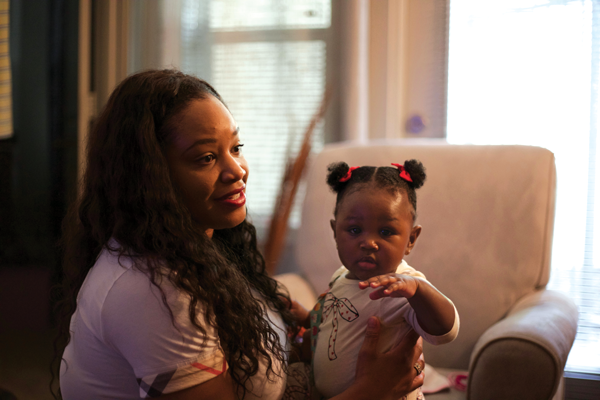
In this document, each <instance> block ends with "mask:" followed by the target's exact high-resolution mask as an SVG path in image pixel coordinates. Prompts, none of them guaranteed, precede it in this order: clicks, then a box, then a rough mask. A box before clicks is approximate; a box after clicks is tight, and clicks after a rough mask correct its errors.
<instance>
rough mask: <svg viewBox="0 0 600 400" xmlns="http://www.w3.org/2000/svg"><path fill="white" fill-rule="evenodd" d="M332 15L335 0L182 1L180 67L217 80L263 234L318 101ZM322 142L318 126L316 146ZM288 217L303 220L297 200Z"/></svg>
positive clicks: (295, 221)
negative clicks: (246, 165) (235, 132)
mask: <svg viewBox="0 0 600 400" xmlns="http://www.w3.org/2000/svg"><path fill="white" fill-rule="evenodd" d="M330 21H331V3H330V0H301V1H299V0H283V1H282V0H276V1H275V0H259V1H252V2H248V1H243V0H227V1H224V0H210V1H202V0H184V1H183V3H182V28H181V49H182V50H181V65H182V69H183V70H184V71H185V72H188V73H193V74H195V75H197V76H199V77H201V78H204V79H206V80H207V81H209V82H210V83H211V84H213V85H214V86H215V88H216V89H217V90H218V91H219V93H220V94H221V95H222V97H223V99H224V100H225V102H226V103H227V105H228V107H229V109H230V110H231V112H232V114H233V116H234V118H235V120H236V122H237V123H238V125H239V127H240V137H241V140H242V143H244V144H245V146H244V149H243V151H244V154H245V156H246V159H247V160H248V163H249V165H250V177H249V184H248V189H247V195H248V210H249V214H250V217H251V218H252V220H253V222H254V224H255V225H256V226H257V229H258V230H259V233H260V232H261V231H263V230H264V229H265V228H266V227H267V226H268V223H269V218H270V216H271V213H272V212H273V207H274V202H275V197H276V195H277V193H278V191H279V187H280V184H281V181H282V177H283V172H284V168H285V163H286V160H287V159H288V156H290V155H295V154H296V153H297V152H298V150H299V148H300V145H301V142H302V137H301V136H302V134H303V132H304V130H305V129H306V127H307V126H308V123H309V121H310V119H311V117H312V115H313V114H314V113H315V112H316V111H317V109H318V107H319V104H320V101H321V98H322V95H323V92H324V89H325V76H326V68H327V66H326V58H327V29H328V28H329V26H330ZM322 146H323V127H322V126H320V127H318V128H317V129H316V131H315V133H314V137H313V150H316V151H319V150H320V149H321V148H322ZM299 196H301V193H299ZM290 223H291V224H292V225H297V224H298V223H299V210H298V207H295V209H294V210H293V211H292V215H291V221H290Z"/></svg>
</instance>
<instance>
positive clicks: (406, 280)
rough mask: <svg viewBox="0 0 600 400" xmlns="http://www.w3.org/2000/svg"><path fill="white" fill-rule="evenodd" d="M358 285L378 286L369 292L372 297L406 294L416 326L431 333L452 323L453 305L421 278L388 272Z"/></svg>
mask: <svg viewBox="0 0 600 400" xmlns="http://www.w3.org/2000/svg"><path fill="white" fill-rule="evenodd" d="M359 287H360V288H361V289H366V288H368V287H371V288H379V290H375V291H373V293H371V294H370V295H369V297H370V298H371V299H372V300H377V299H380V298H382V297H405V298H406V299H407V300H408V302H409V303H410V305H411V307H412V308H413V310H415V313H416V315H417V320H418V321H419V325H421V328H423V330H424V331H425V332H427V333H429V334H430V335H434V336H440V335H444V334H446V333H448V332H450V331H451V330H452V327H453V326H454V319H455V315H456V314H455V310H454V304H452V302H451V301H450V300H449V299H448V298H447V297H446V296H444V295H443V294H442V293H441V292H440V291H439V290H437V289H436V288H435V287H434V286H433V285H432V284H430V283H429V282H427V281H426V280H424V279H421V278H416V277H413V276H409V275H399V274H387V275H380V276H376V277H373V278H370V279H368V280H366V281H364V282H360V283H359Z"/></svg>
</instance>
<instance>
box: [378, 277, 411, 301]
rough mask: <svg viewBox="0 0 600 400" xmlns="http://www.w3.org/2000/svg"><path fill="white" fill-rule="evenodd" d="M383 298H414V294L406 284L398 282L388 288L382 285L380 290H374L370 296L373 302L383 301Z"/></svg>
mask: <svg viewBox="0 0 600 400" xmlns="http://www.w3.org/2000/svg"><path fill="white" fill-rule="evenodd" d="M382 297H412V293H411V291H410V288H409V287H408V285H407V283H406V282H404V281H396V282H393V283H390V284H389V285H387V286H384V285H382V287H381V288H380V289H379V290H374V291H373V292H371V294H370V295H369V298H370V299H371V300H377V299H381V298H382Z"/></svg>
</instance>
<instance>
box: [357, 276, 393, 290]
mask: <svg viewBox="0 0 600 400" xmlns="http://www.w3.org/2000/svg"><path fill="white" fill-rule="evenodd" d="M396 281H398V278H397V277H396V275H394V274H389V275H379V276H374V277H373V278H369V279H367V280H366V281H362V282H359V283H358V287H359V288H360V289H366V288H368V287H372V288H377V287H380V286H389V285H390V284H392V283H394V282H396Z"/></svg>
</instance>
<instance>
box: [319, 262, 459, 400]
mask: <svg viewBox="0 0 600 400" xmlns="http://www.w3.org/2000/svg"><path fill="white" fill-rule="evenodd" d="M347 272H348V270H347V269H346V268H345V267H341V268H340V269H338V270H337V271H336V272H335V273H334V274H333V276H332V278H331V281H334V280H335V279H336V278H337V280H335V282H334V283H333V287H332V288H331V289H330V290H329V292H328V293H327V297H326V298H325V303H324V304H323V314H322V319H321V324H320V325H319V334H318V339H317V346H316V350H315V355H314V376H315V386H316V388H317V390H318V391H319V393H320V394H322V395H324V396H325V397H326V398H329V397H333V396H335V395H337V394H339V393H342V392H343V391H344V390H345V389H347V388H348V387H350V386H351V385H352V383H353V382H354V376H355V374H356V361H357V359H358V352H359V351H360V348H361V346H362V344H363V341H364V335H365V330H366V328H367V320H368V319H369V317H371V316H377V317H379V319H380V320H381V328H382V329H381V333H380V336H379V342H378V347H379V348H378V351H380V352H381V351H388V350H390V349H391V348H392V346H393V345H394V344H396V343H398V342H399V341H400V340H401V339H402V338H403V337H404V335H406V334H407V333H408V332H409V331H410V330H411V329H414V330H415V331H416V332H417V333H418V334H419V335H420V336H422V337H423V339H424V340H426V341H427V342H429V343H432V344H443V343H448V342H451V341H452V340H454V339H455V338H456V336H457V335H458V329H459V319H458V313H457V312H456V308H455V309H454V313H455V318H454V326H453V327H452V329H451V330H450V332H448V333H446V334H444V335H441V336H433V335H430V334H428V333H427V332H425V331H424V330H423V329H422V328H421V326H420V325H419V322H418V321H417V316H416V314H415V312H414V310H413V309H412V307H411V306H410V304H409V303H408V300H407V299H405V298H391V297H384V298H382V299H379V300H371V299H370V298H369V294H370V293H371V292H372V291H373V290H376V289H371V288H367V289H363V290H361V289H359V287H358V282H359V281H358V280H355V279H348V278H346V273H347ZM396 273H398V274H408V275H411V276H415V277H418V278H422V279H425V275H423V274H422V273H420V272H419V271H416V270H415V269H414V268H412V267H410V266H409V265H408V264H407V263H406V261H404V260H403V261H402V263H401V264H400V265H399V266H398V268H397V270H396ZM338 277H339V278H338ZM417 395H418V393H417V392H416V391H415V392H413V393H412V397H411V396H410V395H409V396H408V398H409V399H410V398H416V396H417Z"/></svg>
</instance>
